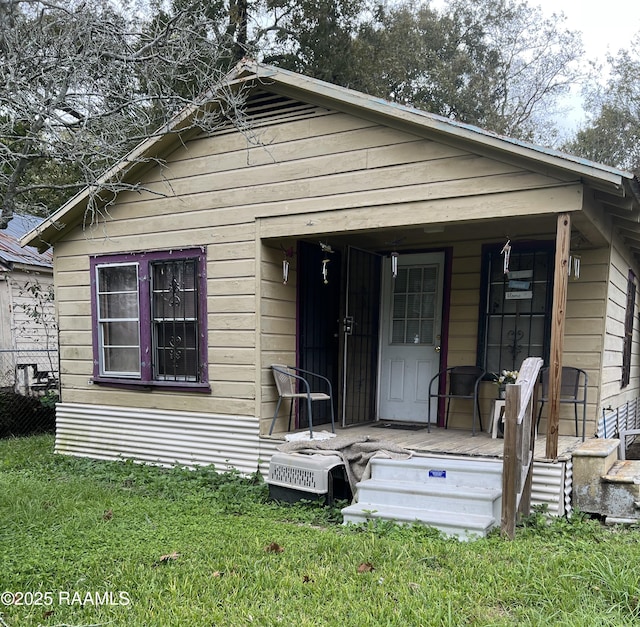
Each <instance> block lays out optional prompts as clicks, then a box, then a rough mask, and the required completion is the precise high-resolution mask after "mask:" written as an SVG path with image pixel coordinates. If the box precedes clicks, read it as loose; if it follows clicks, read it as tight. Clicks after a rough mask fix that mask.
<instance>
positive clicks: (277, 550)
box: [264, 542, 284, 553]
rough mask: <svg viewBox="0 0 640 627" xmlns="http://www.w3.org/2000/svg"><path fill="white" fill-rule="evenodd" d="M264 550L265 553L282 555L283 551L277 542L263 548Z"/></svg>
mask: <svg viewBox="0 0 640 627" xmlns="http://www.w3.org/2000/svg"><path fill="white" fill-rule="evenodd" d="M264 550H265V551H266V552H267V553H282V552H283V551H284V549H283V548H282V547H281V546H280V545H279V544H278V543H277V542H272V543H271V544H269V545H267V546H265V547H264Z"/></svg>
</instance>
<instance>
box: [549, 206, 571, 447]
mask: <svg viewBox="0 0 640 627" xmlns="http://www.w3.org/2000/svg"><path fill="white" fill-rule="evenodd" d="M570 243H571V218H570V216H569V214H568V213H561V214H559V215H558V225H557V230H556V257H555V269H554V277H553V304H552V309H551V352H550V355H549V417H548V419H547V448H546V453H545V456H546V457H547V459H556V457H558V427H559V424H560V381H561V376H562V354H563V352H564V325H565V318H566V314H567V311H566V309H567V284H568V283H569V246H570Z"/></svg>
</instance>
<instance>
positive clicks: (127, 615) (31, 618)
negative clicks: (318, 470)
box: [0, 436, 640, 627]
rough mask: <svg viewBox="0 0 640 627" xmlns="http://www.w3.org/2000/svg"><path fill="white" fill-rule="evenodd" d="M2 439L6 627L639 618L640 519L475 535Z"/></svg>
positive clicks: (0, 514) (0, 606) (225, 480)
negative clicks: (462, 538)
mask: <svg viewBox="0 0 640 627" xmlns="http://www.w3.org/2000/svg"><path fill="white" fill-rule="evenodd" d="M52 447H53V439H52V438H51V436H37V437H31V438H24V439H14V440H4V441H0V549H1V553H0V626H2V627H23V626H34V627H35V626H37V625H43V626H53V625H55V626H58V627H61V626H63V625H64V626H74V627H75V626H88V625H92V626H93V625H105V626H106V625H109V626H114V627H115V626H122V627H125V626H126V627H137V626H140V627H143V626H144V627H154V626H160V627H163V626H176V627H192V626H193V627H205V626H212V625H217V626H218V625H219V626H225V627H226V626H244V625H265V626H271V625H295V626H296V627H303V626H307V625H338V626H351V625H353V626H357V627H364V626H367V625H372V626H373V625H376V626H379V625H401V626H407V627H412V626H419V625H576V626H581V627H582V626H585V625H586V626H591V625H594V626H595V625H598V626H600V625H636V624H640V609H639V600H638V598H639V594H640V591H639V585H640V566H639V564H640V531H639V530H637V529H625V528H612V527H603V526H601V525H600V524H599V523H598V522H597V521H593V520H587V519H585V518H584V517H582V516H574V518H573V519H572V520H571V521H566V520H556V521H555V522H553V523H552V524H546V523H545V522H544V519H543V518H542V517H541V516H533V517H531V518H530V519H529V520H528V521H527V524H526V525H525V526H523V527H520V528H518V531H517V536H516V540H515V541H513V542H509V541H506V540H503V539H502V538H501V537H500V536H499V534H497V533H496V534H495V535H492V536H491V537H489V538H487V539H482V540H476V541H473V542H466V543H465V542H458V541H455V540H447V539H443V538H440V537H439V536H438V534H437V533H435V532H434V531H433V530H431V529H426V528H421V527H404V528H400V527H395V526H393V525H389V524H382V525H374V524H370V525H369V526H366V527H359V528H357V527H344V526H342V525H340V524H338V522H339V517H338V516H337V512H336V511H334V510H330V509H326V508H319V507H313V506H305V507H301V506H290V505H289V506H284V505H283V506H278V505H275V504H273V503H269V502H267V498H266V497H267V490H266V486H265V485H264V483H262V482H261V481H260V480H258V479H257V478H255V477H254V478H252V479H243V478H241V477H239V476H238V475H237V474H234V473H227V474H224V475H219V474H216V473H214V472H213V471H212V470H210V469H201V470H198V471H187V470H184V469H174V470H163V469H160V468H154V467H149V466H140V465H136V464H132V463H130V462H117V463H116V462H96V461H90V460H85V459H77V458H70V457H63V456H55V455H53V453H52Z"/></svg>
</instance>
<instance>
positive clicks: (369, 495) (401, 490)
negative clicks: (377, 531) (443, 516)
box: [358, 480, 500, 516]
mask: <svg viewBox="0 0 640 627" xmlns="http://www.w3.org/2000/svg"><path fill="white" fill-rule="evenodd" d="M485 492H486V494H485ZM499 499H500V494H499V493H498V492H497V491H493V490H484V491H483V490H478V491H477V492H476V493H474V494H471V495H468V494H456V492H455V489H454V490H453V491H451V492H446V493H442V492H439V491H435V490H431V491H430V490H429V489H428V488H420V487H418V486H414V487H411V486H410V485H403V486H398V485H396V486H395V488H394V487H393V486H390V485H383V484H381V483H380V482H377V481H375V480H372V481H364V482H362V483H360V484H358V503H361V504H365V503H369V504H371V509H375V506H377V505H380V506H384V505H393V506H396V507H410V508H413V509H420V510H425V511H430V512H435V511H446V512H458V513H467V514H481V515H485V516H495V511H496V501H498V500H499ZM374 504H375V505H374Z"/></svg>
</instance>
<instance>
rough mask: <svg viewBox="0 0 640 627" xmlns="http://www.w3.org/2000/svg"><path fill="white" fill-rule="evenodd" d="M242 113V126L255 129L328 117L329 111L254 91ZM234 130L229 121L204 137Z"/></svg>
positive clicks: (276, 95)
mask: <svg viewBox="0 0 640 627" xmlns="http://www.w3.org/2000/svg"><path fill="white" fill-rule="evenodd" d="M242 113H243V115H244V116H245V117H244V121H243V126H244V125H246V126H247V127H249V128H252V129H255V128H258V127H264V126H269V125H270V124H276V123H278V122H284V121H287V122H292V121H295V120H302V119H304V118H310V117H316V116H321V115H328V114H329V113H330V111H329V110H328V109H325V108H323V107H319V106H316V105H314V104H309V103H306V102H300V101H299V100H293V99H292V98H287V97H286V96H279V95H278V94H272V93H269V92H266V91H254V92H252V93H251V94H250V95H249V96H248V98H247V100H246V102H245V103H244V106H243V107H242ZM236 128H237V127H236V125H235V124H234V123H233V122H232V121H231V120H228V121H227V122H226V123H224V124H222V125H220V126H219V127H218V128H217V129H216V130H215V131H213V132H209V133H206V135H208V136H213V135H219V134H224V133H228V132H230V131H231V132H233V131H235V130H236Z"/></svg>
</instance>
